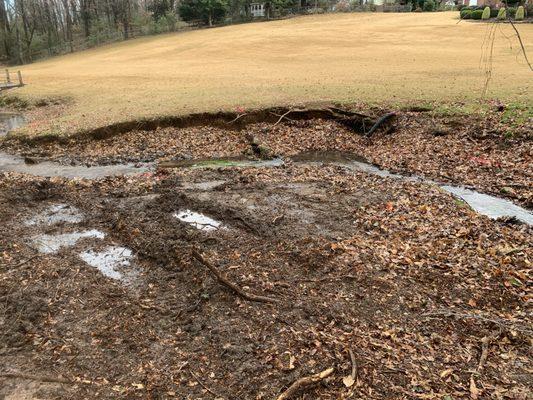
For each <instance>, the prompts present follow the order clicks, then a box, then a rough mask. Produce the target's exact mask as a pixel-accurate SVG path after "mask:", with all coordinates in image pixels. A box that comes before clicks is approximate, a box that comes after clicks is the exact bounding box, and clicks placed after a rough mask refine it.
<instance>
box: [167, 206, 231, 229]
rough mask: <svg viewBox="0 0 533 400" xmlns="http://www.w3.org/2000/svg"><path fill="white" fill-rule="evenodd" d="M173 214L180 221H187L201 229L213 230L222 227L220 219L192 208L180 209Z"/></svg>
mask: <svg viewBox="0 0 533 400" xmlns="http://www.w3.org/2000/svg"><path fill="white" fill-rule="evenodd" d="M173 215H174V217H176V218H177V219H179V220H180V221H183V222H187V223H188V224H191V225H192V226H194V227H195V228H196V229H199V230H201V231H213V230H216V229H219V228H221V227H222V224H221V223H220V222H219V221H216V220H214V219H212V218H209V217H208V216H207V215H204V214H200V213H197V212H194V211H191V210H184V211H180V212H178V213H174V214H173Z"/></svg>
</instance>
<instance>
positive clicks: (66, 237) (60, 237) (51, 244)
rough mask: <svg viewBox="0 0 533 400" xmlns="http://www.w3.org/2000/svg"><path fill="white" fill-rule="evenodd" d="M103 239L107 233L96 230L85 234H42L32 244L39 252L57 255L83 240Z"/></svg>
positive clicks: (84, 232)
mask: <svg viewBox="0 0 533 400" xmlns="http://www.w3.org/2000/svg"><path fill="white" fill-rule="evenodd" d="M88 238H92V239H103V238H105V233H104V232H100V231H99V230H96V229H91V230H87V231H83V232H71V233H61V234H57V235H48V234H42V235H38V236H35V237H34V238H33V239H32V243H33V245H34V246H35V248H36V249H37V251H39V252H41V253H44V254H53V253H57V252H58V251H59V249H61V248H62V247H71V246H74V245H75V244H76V243H77V242H78V241H79V240H81V239H88Z"/></svg>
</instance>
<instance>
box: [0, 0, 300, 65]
mask: <svg viewBox="0 0 533 400" xmlns="http://www.w3.org/2000/svg"><path fill="white" fill-rule="evenodd" d="M252 1H253V0H0V24H1V27H0V41H1V43H0V62H4V63H11V64H24V63H28V62H32V61H33V60H36V59H39V58H42V57H46V56H51V55H56V54H63V53H67V52H71V51H76V50H81V49H84V48H88V47H93V46H96V45H98V44H101V43H107V42H111V41H115V40H123V39H128V38H130V37H133V36H140V35H145V34H154V33H160V32H170V31H174V30H176V29H177V28H178V27H182V26H186V25H187V24H186V23H185V22H183V21H188V22H190V23H193V24H208V25H211V24H214V23H220V22H235V21H237V20H245V19H246V18H250V15H249V5H250V3H251V2H252ZM298 1H301V0H295V1H293V0H271V1H270V2H268V4H271V5H272V6H277V7H291V6H292V5H293V4H294V3H295V2H298Z"/></svg>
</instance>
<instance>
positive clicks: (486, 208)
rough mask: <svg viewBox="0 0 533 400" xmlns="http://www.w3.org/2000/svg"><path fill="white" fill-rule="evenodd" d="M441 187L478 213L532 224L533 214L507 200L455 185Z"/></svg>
mask: <svg viewBox="0 0 533 400" xmlns="http://www.w3.org/2000/svg"><path fill="white" fill-rule="evenodd" d="M441 188H442V189H444V190H445V191H447V192H449V193H451V194H453V195H454V196H457V197H459V198H460V199H462V200H464V201H465V202H467V203H468V205H469V206H470V207H472V209H473V210H474V211H476V212H478V213H480V214H483V215H486V216H488V217H490V218H500V217H515V218H516V219H518V220H520V221H522V222H524V223H526V224H529V225H533V214H532V213H530V212H528V211H527V210H526V209H524V208H522V207H519V206H517V205H516V204H514V203H512V202H511V201H509V200H505V199H500V198H498V197H494V196H489V195H488V194H483V193H479V192H476V191H474V190H470V189H466V188H462V187H457V186H448V185H443V186H441Z"/></svg>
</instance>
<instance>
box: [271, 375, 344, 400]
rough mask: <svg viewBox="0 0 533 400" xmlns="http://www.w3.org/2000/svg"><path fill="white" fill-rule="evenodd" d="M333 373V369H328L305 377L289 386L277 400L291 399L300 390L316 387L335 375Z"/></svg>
mask: <svg viewBox="0 0 533 400" xmlns="http://www.w3.org/2000/svg"><path fill="white" fill-rule="evenodd" d="M333 371H334V369H333V368H328V369H326V370H325V371H322V372H319V373H318V374H314V375H309V376H304V377H303V378H300V379H298V380H296V381H295V382H294V383H293V384H292V385H291V386H289V388H288V389H287V390H285V391H284V392H283V393H282V394H281V395H279V397H278V398H277V400H286V399H290V398H291V397H292V396H294V395H295V394H296V393H297V392H299V391H300V390H302V389H306V388H309V387H311V386H314V385H316V384H317V383H319V382H320V381H322V380H324V379H326V378H327V377H328V376H330V375H331V374H332V373H333Z"/></svg>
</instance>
